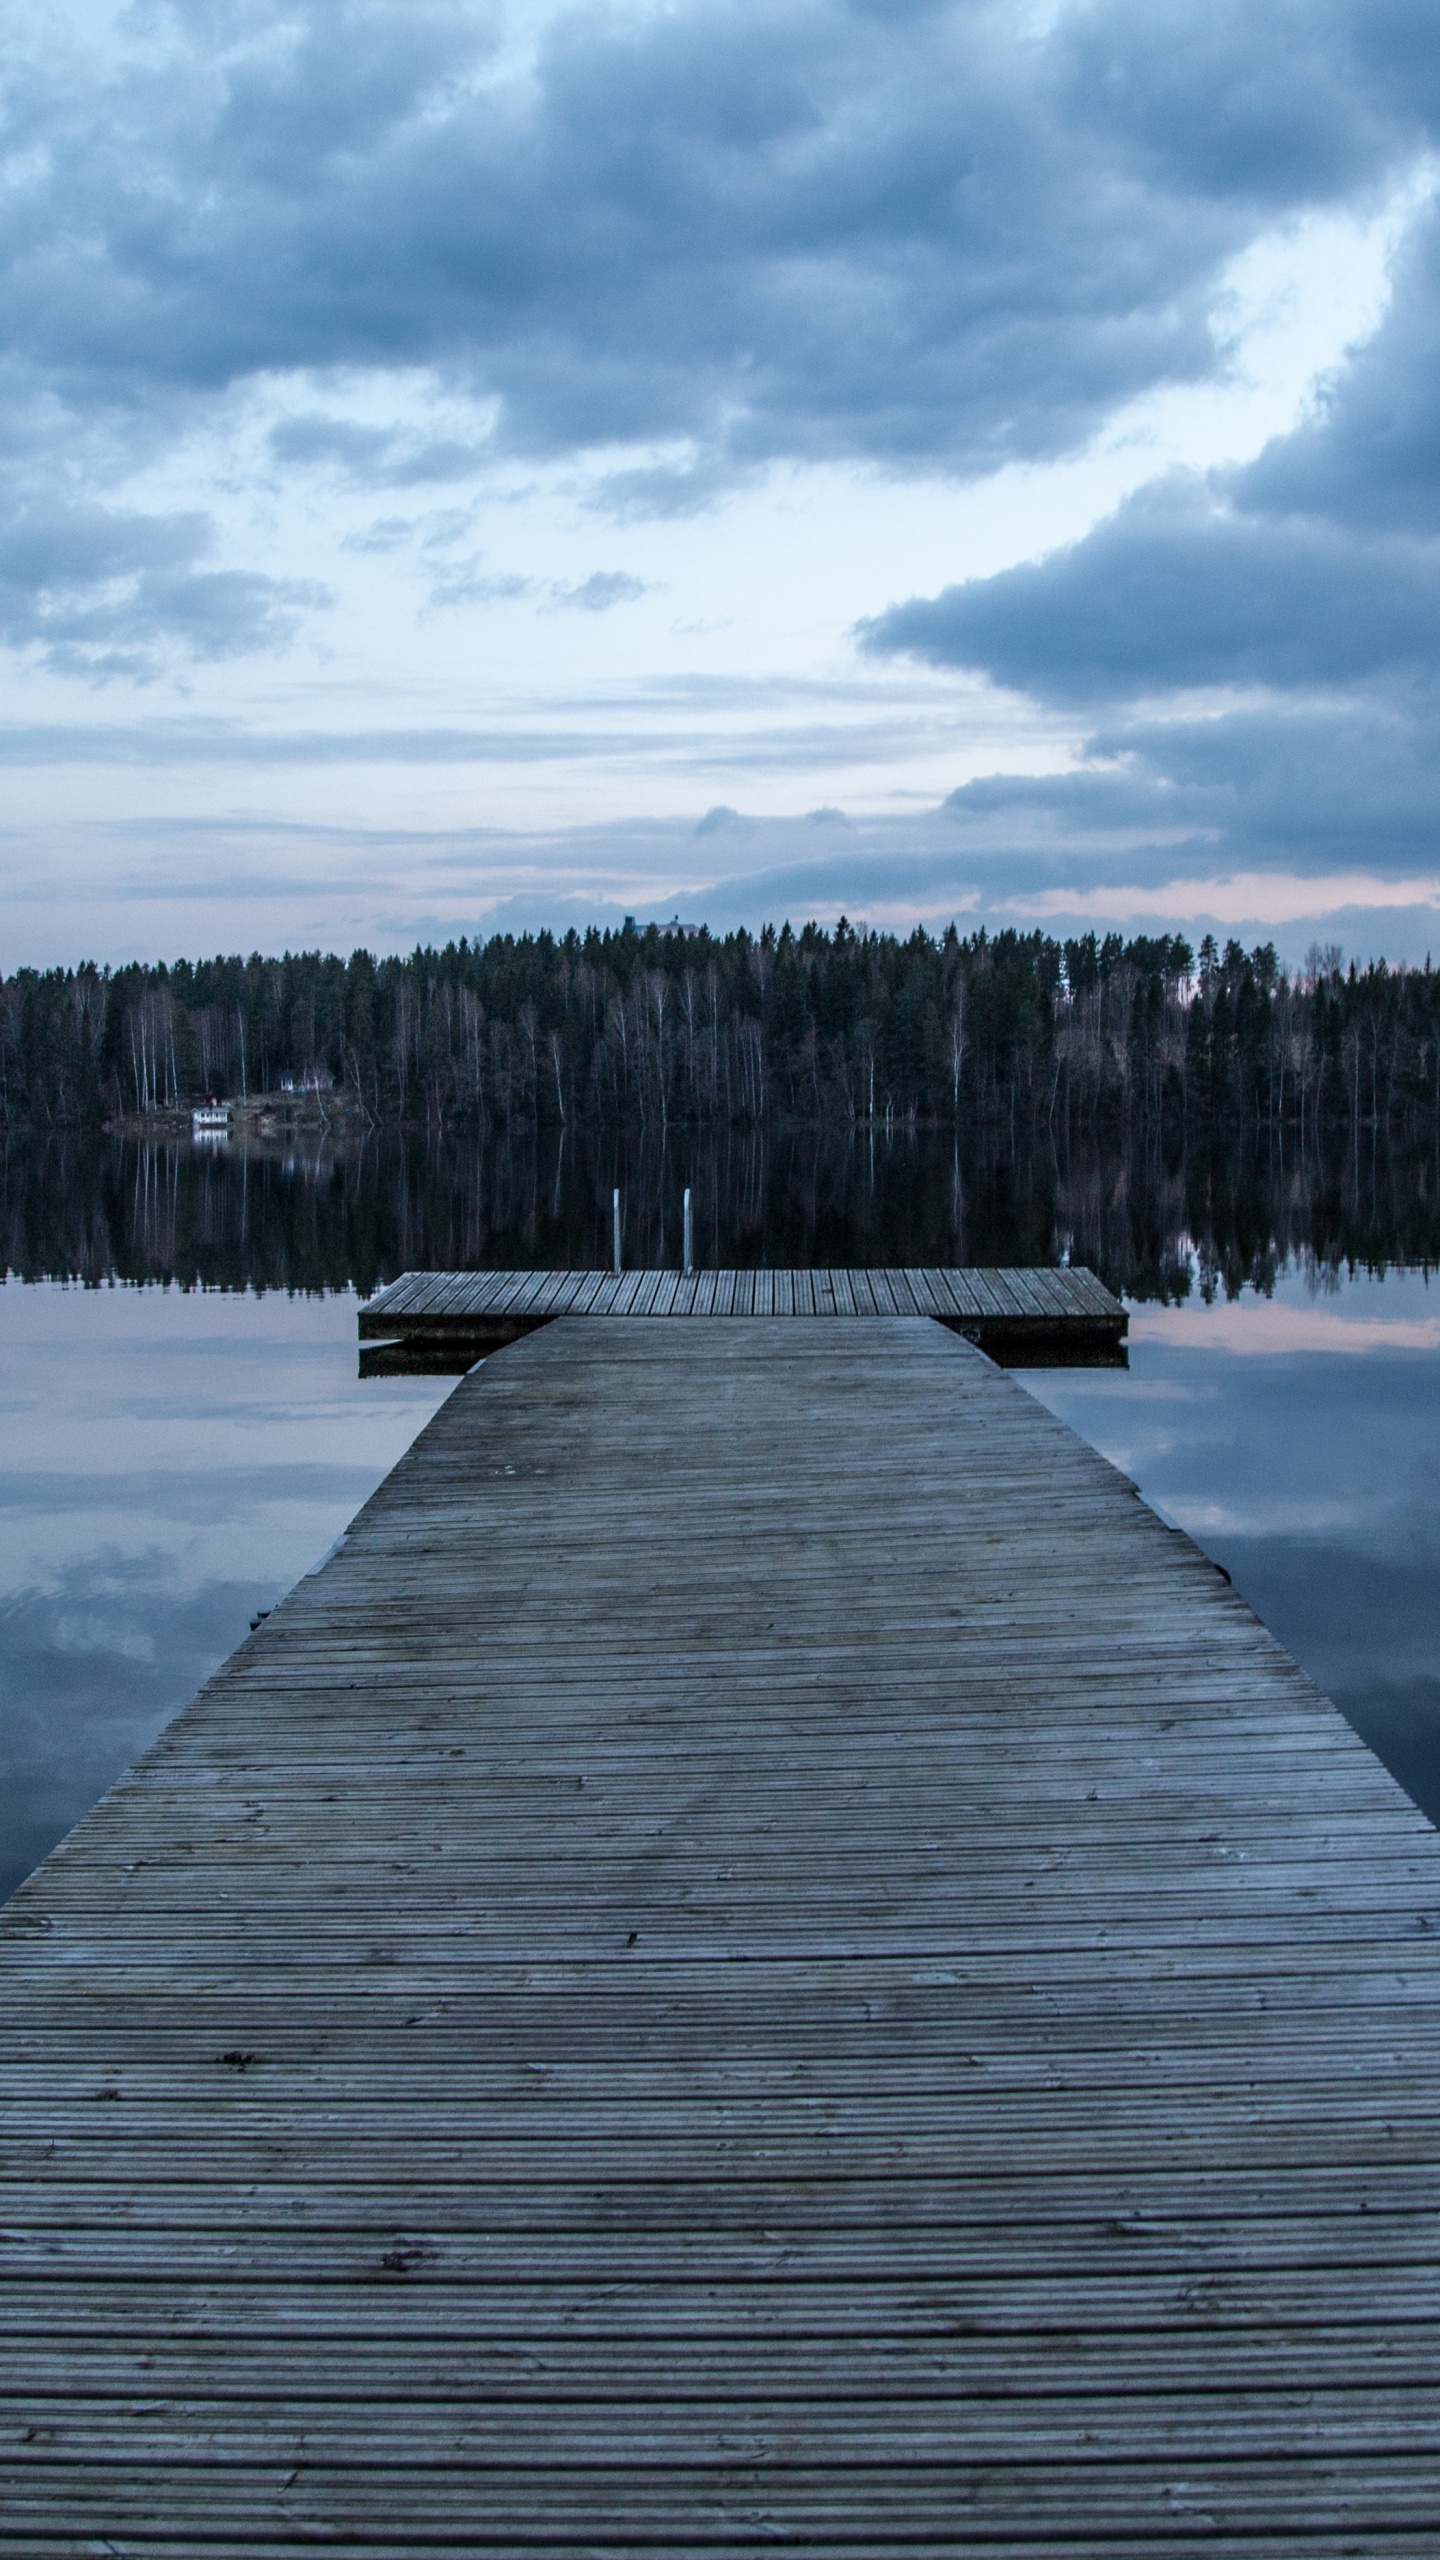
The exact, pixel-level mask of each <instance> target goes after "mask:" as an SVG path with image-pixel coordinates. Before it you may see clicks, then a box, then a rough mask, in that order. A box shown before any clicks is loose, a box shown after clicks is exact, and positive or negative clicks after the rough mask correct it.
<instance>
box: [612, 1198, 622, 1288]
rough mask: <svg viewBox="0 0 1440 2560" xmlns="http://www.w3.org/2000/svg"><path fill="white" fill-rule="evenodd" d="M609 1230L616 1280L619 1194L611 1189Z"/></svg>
mask: <svg viewBox="0 0 1440 2560" xmlns="http://www.w3.org/2000/svg"><path fill="white" fill-rule="evenodd" d="M610 1230H611V1236H612V1240H613V1246H614V1266H615V1277H616V1279H617V1280H618V1279H619V1277H620V1194H619V1192H618V1191H612V1192H611V1194H610Z"/></svg>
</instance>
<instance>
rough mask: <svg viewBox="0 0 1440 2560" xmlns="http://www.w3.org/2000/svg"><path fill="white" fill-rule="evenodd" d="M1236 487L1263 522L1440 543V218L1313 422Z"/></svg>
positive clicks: (1427, 224) (1416, 234)
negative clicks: (1325, 524) (1322, 525)
mask: <svg viewBox="0 0 1440 2560" xmlns="http://www.w3.org/2000/svg"><path fill="white" fill-rule="evenodd" d="M1229 485H1230V489H1231V493H1232V495H1233V497H1234V499H1235V501H1236V503H1237V504H1238V505H1240V506H1241V507H1244V508H1246V509H1248V510H1250V511H1251V512H1253V513H1257V514H1266V515H1302V516H1321V517H1324V518H1326V519H1328V520H1329V521H1331V522H1334V523H1340V524H1344V525H1347V526H1351V527H1354V528H1357V529H1360V530H1365V531H1371V530H1373V531H1379V532H1398V533H1405V534H1417V535H1421V536H1436V535H1440V208H1437V207H1435V206H1432V207H1431V208H1430V210H1429V212H1428V213H1427V214H1426V215H1425V216H1424V217H1423V218H1422V219H1421V220H1420V221H1419V222H1417V224H1416V225H1415V227H1414V229H1413V231H1412V233H1411V235H1410V237H1409V238H1408V240H1407V241H1406V242H1405V244H1404V246H1403V248H1402V250H1401V253H1400V256H1399V259H1398V261H1397V267H1396V274H1395V283H1394V292H1393V295H1392V299H1391V302H1390V307H1389V310H1388V311H1387V313H1386V316H1385V319H1384V321H1383V322H1382V323H1381V326H1380V328H1379V329H1378V330H1377V331H1376V333H1375V335H1374V337H1373V338H1371V339H1370V340H1369V341H1368V343H1367V344H1366V345H1365V346H1363V347H1362V348H1360V349H1359V351H1358V352H1357V353H1356V354H1355V355H1354V356H1353V357H1352V358H1351V360H1350V362H1349V363H1348V364H1347V365H1346V366H1345V367H1344V368H1343V370H1342V371H1341V372H1340V373H1339V374H1338V375H1337V377H1336V378H1335V380H1334V382H1333V383H1332V384H1331V385H1330V386H1329V389H1328V392H1327V394H1326V397H1325V398H1324V399H1323V400H1322V402H1321V404H1320V406H1319V408H1318V409H1317V412H1316V414H1315V416H1314V417H1313V418H1312V419H1310V420H1308V421H1307V422H1306V424H1305V425H1304V426H1302V427H1301V428H1299V429H1298V430H1297V432H1296V433H1295V434H1293V435H1288V436H1279V437H1277V438H1276V439H1275V441H1274V442H1273V443H1272V444H1270V445H1268V446H1267V447H1266V449H1265V451H1264V452H1263V453H1262V454H1261V455H1260V457H1259V459H1258V461H1256V462H1253V463H1251V464H1250V465H1249V467H1248V469H1246V470H1243V471H1237V472H1235V473H1233V474H1232V475H1231V477H1230V483H1229Z"/></svg>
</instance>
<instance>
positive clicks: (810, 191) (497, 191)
mask: <svg viewBox="0 0 1440 2560" xmlns="http://www.w3.org/2000/svg"><path fill="white" fill-rule="evenodd" d="M150 27H151V34H150V40H149V42H148V43H145V44H137V45H136V47H135V49H134V51H133V53H132V54H131V55H130V56H128V57H125V58H122V61H121V63H120V66H119V68H118V69H115V68H108V69H107V68H104V67H102V65H101V63H100V59H99V57H98V56H97V58H96V61H95V62H94V64H92V65H90V66H88V76H87V66H86V65H85V64H84V63H83V62H77V59H76V57H75V56H74V54H73V53H72V54H71V55H69V56H66V55H64V54H63V53H62V54H61V55H59V57H58V58H57V59H55V61H54V63H53V66H52V64H51V61H50V58H49V55H48V54H47V53H45V52H42V50H41V49H40V48H39V47H38V46H37V49H36V56H35V59H34V60H33V61H32V63H31V64H30V65H29V67H28V71H27V73H26V76H25V77H24V79H23V80H20V81H18V82H17V87H16V91H15V94H14V95H13V97H12V101H11V105H10V113H9V141H10V148H11V152H12V154H13V155H14V156H13V158H12V164H11V168H12V182H11V186H10V189H9V191H8V194H7V200H6V213H5V219H4V239H5V251H6V256H5V266H4V280H3V285H0V323H3V326H4V330H5V335H6V339H7V342H8V343H9V344H10V345H12V346H14V347H17V348H19V349H21V350H23V351H24V353H25V354H26V355H27V356H28V357H29V359H30V360H31V361H32V362H33V363H34V364H35V365H36V366H37V367H38V368H40V369H41V371H42V372H43V373H44V375H45V376H46V378H47V379H49V380H51V381H53V382H55V383H56V384H58V385H61V386H63V387H64V388H66V389H67V390H68V391H69V393H70V394H71V395H72V396H73V397H74V398H75V399H76V400H87V399H96V398H102V399H103V398H106V397H119V398H123V399H127V400H142V401H143V400H145V399H148V398H151V397H153V396H154V395H155V394H156V393H157V391H160V390H162V389H164V388H165V387H167V386H173V387H175V388H183V389H185V390H187V391H188V390H191V389H194V388H197V387H201V388H213V387H216V386H219V385H222V384H226V383H230V382H233V381H235V380H237V379H240V378H243V377H246V376H248V375H251V374H254V373H257V372H261V371H266V370H272V369H276V368H287V367H297V366H298V367H306V368H317V367H326V366H333V365H347V366H353V365H356V364H361V365H380V366H395V365H405V364H409V365H413V364H422V365H440V366H442V367H444V368H448V369H449V370H450V371H451V372H452V373H453V374H454V375H455V377H456V378H462V377H463V378H464V379H465V380H466V381H467V382H469V383H470V384H471V386H472V387H473V388H475V389H477V390H483V391H489V392H494V393H498V394H499V395H500V396H501V398H502V400H503V403H504V415H505V427H506V432H507V433H508V435H509V437H510V439H511V440H512V441H514V442H517V443H520V444H524V445H528V446H531V447H533V448H536V449H540V450H545V451H564V450H568V449H570V448H572V447H574V446H575V445H577V444H585V443H594V442H598V441H613V440H617V439H618V440H625V439H633V438H637V437H638V438H655V437H659V436H666V435H669V436H679V437H691V438H695V439H698V440H699V441H700V442H701V443H702V444H703V445H705V446H707V447H710V448H714V447H716V446H718V445H724V446H726V447H727V448H728V449H730V450H732V451H733V452H734V453H735V454H736V455H738V456H739V457H740V458H742V459H754V458H763V457H766V456H770V455H774V454H784V455H796V454H816V453H823V454H841V455H854V454H861V455H867V456H873V457H876V458H880V459H883V460H886V461H893V460H902V461H908V460H913V459H917V458H922V457H923V458H927V459H938V460H940V461H942V462H944V463H947V464H953V465H955V466H957V467H961V468H974V467H983V466H985V465H987V464H989V463H991V462H994V461H997V460H1000V459H1003V458H1006V457H1009V456H1012V455H1015V454H1019V453H1024V454H1051V453H1055V452H1058V451H1060V450H1062V449H1065V448H1066V447H1068V446H1070V445H1072V444H1073V443H1074V442H1075V440H1076V439H1077V437H1080V436H1082V435H1083V434H1084V433H1085V432H1087V431H1088V429H1089V428H1091V427H1093V426H1094V425H1095V424H1096V423H1097V422H1098V421H1099V420H1100V418H1101V417H1103V416H1104V414H1105V413H1106V412H1107V411H1108V409H1109V408H1110V407H1111V406H1113V404H1114V403H1115V402H1116V401H1117V400H1119V399H1123V398H1125V397H1126V396H1128V395H1129V394H1131V393H1132V392H1135V391H1137V390H1139V389H1141V388H1142V387H1144V386H1146V385H1148V384H1150V383H1153V382H1155V381H1157V380H1161V379H1171V378H1176V377H1191V376H1195V375H1200V374H1204V373H1207V372H1209V371H1210V370H1212V369H1213V367H1214V365H1215V363H1216V353H1215V348H1214V346H1213V343H1212V340H1211V336H1210V332H1209V328H1208V325H1207V321H1206V317H1205V298H1206V295H1207V293H1208V291H1209V288H1210V286H1211V284H1212V282H1213V279H1214V276H1215V272H1216V268H1217V264H1218V263H1219V262H1220V261H1221V260H1223V259H1224V258H1226V257H1227V256H1228V255H1229V254H1230V253H1231V252H1232V251H1234V250H1235V249H1237V248H1238V247H1239V246H1241V245H1242V244H1243V243H1244V241H1245V240H1246V239H1248V238H1249V237H1250V236H1251V235H1252V234H1253V232H1254V230H1255V228H1256V226H1257V224H1258V223H1260V222H1263V221H1265V220H1268V219H1269V218H1271V216H1272V215H1273V214H1274V213H1275V211H1277V210H1285V209H1288V208H1293V207H1296V206H1299V205H1302V204H1311V203H1321V202H1331V201H1334V200H1336V199H1337V198H1339V197H1342V196H1345V195H1347V194H1348V193H1350V192H1351V191H1353V190H1354V189H1355V188H1356V187H1359V186H1363V185H1365V184H1366V183H1368V182H1370V181H1371V180H1373V179H1374V178H1375V177H1376V176H1377V175H1378V174H1379V173H1380V172H1381V171H1382V170H1383V169H1385V168H1387V167H1388V166H1389V165H1390V164H1391V163H1392V162H1393V161H1394V159H1395V158H1396V155H1397V154H1400V153H1403V152H1405V151H1406V150H1410V149H1413V148H1414V146H1415V141H1416V133H1417V127H1416V119H1415V115H1414V112H1413V106H1412V102H1411V100H1410V99H1409V97H1408V95H1406V94H1405V88H1404V83H1402V82H1401V81H1400V80H1399V79H1398V78H1397V77H1396V76H1395V75H1394V74H1393V73H1392V71H1391V70H1390V68H1389V67H1388V66H1387V65H1386V64H1384V63H1383V62H1380V61H1378V60H1375V61H1368V60H1367V61H1362V60H1361V59H1360V58H1359V57H1358V55H1357V47H1356V40H1355V38H1354V35H1353V34H1352V31H1351V25H1350V16H1349V13H1348V12H1347V11H1346V10H1345V9H1343V8H1341V7H1339V6H1336V5H1333V0H1332V5H1329V6H1324V5H1313V0H1312V5H1310V6H1307V7H1305V8H1303V9H1301V8H1298V7H1296V6H1293V5H1290V6H1287V5H1284V0H1270V5H1269V6H1263V5H1262V6H1259V7H1249V8H1244V7H1240V6H1238V5H1233V0H1232V5H1229V6H1224V5H1222V6H1220V7H1218V8H1215V9H1212V10H1210V11H1208V12H1206V13H1203V15H1202V13H1199V12H1197V11H1195V10H1194V9H1193V7H1191V6H1189V5H1185V6H1179V5H1173V4H1172V5H1171V6H1169V7H1163V6H1162V7H1160V8H1155V7H1148V8H1142V7H1140V6H1139V5H1138V4H1137V0H1129V4H1128V5H1126V0H1109V5H1106V0H1099V5H1097V6H1095V7H1093V8H1092V9H1089V10H1087V11H1085V12H1083V13H1081V15H1080V16H1079V17H1078V18H1077V19H1076V20H1075V22H1074V23H1073V24H1066V23H1064V22H1062V24H1061V25H1060V26H1059V27H1058V28H1057V30H1056V31H1055V32H1054V33H1053V34H1052V35H1051V36H1050V37H1049V38H1048V39H1046V40H1044V41H1036V40H1034V39H1032V38H1031V37H1029V36H1028V35H1027V34H1026V33H1025V32H1024V31H1023V29H1022V27H1021V26H1020V25H1019V24H1018V23H1017V19H1016V13H1015V12H1014V11H1013V10H1011V9H1009V8H1006V7H1002V6H999V5H996V6H990V7H987V6H983V5H976V4H975V0H968V5H967V4H966V0H959V4H958V5H950V6H942V5H936V6H928V7H915V8H908V9H904V10H898V11H890V12H880V11H878V10H875V9H873V8H869V7H866V6H861V5H844V4H843V0H831V5H820V0H789V5H785V0H779V5H777V0H765V5H764V6H761V5H759V0H734V4H733V5H709V6H704V5H696V6H691V7H688V8H681V9H677V10H675V11H667V12H665V13H657V14H655V15H653V16H644V17H641V18H638V19H632V18H627V17H626V16H624V15H623V14H622V15H615V16H612V15H610V14H608V13H603V12H600V11H592V12H589V13H587V14H585V15H576V16H572V17H569V18H566V19H564V20H562V21H560V22H559V23H558V24H557V26H556V27H555V28H554V29H553V30H552V31H551V33H550V36H549V38H548V40H547V42H546V45H545V48H544V50H543V52H542V55H541V58H540V61H539V64H538V67H537V72H536V76H535V78H534V80H533V81H532V82H530V83H528V84H525V85H524V86H523V87H522V86H520V85H518V84H514V83H511V84H508V85H507V84H504V83H493V82H486V81H485V80H484V79H483V78H481V77H479V76H478V75H479V74H480V73H482V72H483V70H484V67H485V62H486V57H487V53H488V50H489V47H490V43H491V40H492V36H491V22H490V20H489V17H488V15H486V16H482V15H480V14H479V13H477V12H475V11H472V10H467V9H464V8H458V7H456V8H443V7H440V8H437V7H434V6H431V7H428V8H426V7H421V8H411V9H407V10H405V11H404V12H400V11H397V10H396V9H394V8H393V7H392V6H390V5H389V4H388V0H385V5H374V4H373V0H372V5H364V4H363V0H349V5H333V0H332V4H331V5H326V6H324V7H321V6H319V5H314V6H311V7H308V8H306V7H299V8H293V7H292V8H291V9H289V10H287V11H285V12H284V13H281V12H280V11H278V10H277V9H274V8H270V7H264V6H253V7H249V8H245V9H240V8H235V7H232V8H229V9H226V8H223V7H222V8H220V9H218V10H216V9H207V10H205V11H204V12H200V11H182V10H172V11H169V12H164V11H158V12H156V13H154V15H153V16H152V19H151V21H150ZM1372 51H1373V48H1372ZM307 437H308V438H309V440H310V450H311V451H312V453H318V452H320V451H325V452H326V453H327V454H328V456H329V458H331V459H334V460H339V461H340V462H341V463H342V465H343V466H344V467H347V468H366V467H372V466H374V465H376V464H378V465H379V466H380V467H381V468H382V469H383V468H385V467H386V466H387V448H386V443H385V439H384V437H383V435H381V436H380V437H379V440H378V441H371V440H369V431H368V430H361V429H355V430H350V431H346V430H344V429H343V428H342V427H340V426H339V425H337V423H336V422H327V421H325V420H324V419H323V418H322V419H319V420H311V421H306V420H303V419H302V420H296V421H292V422H291V423H290V424H289V425H288V426H287V427H285V428H284V429H282V430H281V431H280V446H279V449H280V450H281V451H282V452H289V453H291V454H292V455H293V454H294V453H295V452H296V451H297V450H298V447H299V445H303V444H304V443H305V440H306V438H307ZM297 440H298V442H297ZM680 476H681V477H683V476H684V474H683V472H682V474H681V475H680ZM632 494H633V491H632Z"/></svg>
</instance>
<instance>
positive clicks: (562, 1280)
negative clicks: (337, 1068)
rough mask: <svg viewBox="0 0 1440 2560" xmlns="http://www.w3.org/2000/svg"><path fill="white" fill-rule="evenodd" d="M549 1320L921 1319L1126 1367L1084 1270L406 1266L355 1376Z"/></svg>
mask: <svg viewBox="0 0 1440 2560" xmlns="http://www.w3.org/2000/svg"><path fill="white" fill-rule="evenodd" d="M557 1316H745V1317H747V1318H748V1317H754V1316H841V1317H846V1318H852V1319H853V1318H854V1317H856V1316H867V1317H869V1316H926V1317H929V1318H930V1319H931V1321H932V1322H934V1323H937V1324H943V1325H944V1326H946V1327H947V1328H948V1330H949V1331H950V1332H952V1333H958V1334H960V1335H962V1336H963V1337H964V1339H965V1340H966V1341H967V1342H973V1343H975V1344H976V1345H977V1347H978V1348H979V1349H980V1350H981V1351H983V1352H985V1353H986V1354H987V1356H988V1357H989V1358H990V1359H992V1360H995V1361H998V1362H999V1363H1001V1365H1002V1366H1004V1367H1005V1368H1009V1369H1022V1368H1042V1367H1043V1368H1054V1367H1084V1368H1122V1369H1123V1368H1124V1366H1125V1335H1126V1333H1127V1331H1128V1329H1129V1324H1130V1319H1129V1317H1128V1315H1127V1314H1126V1312H1125V1309H1124V1308H1123V1307H1122V1305H1121V1304H1120V1301H1119V1299H1118V1298H1112V1296H1111V1294H1110V1292H1109V1290H1108V1289H1107V1288H1106V1287H1105V1286H1104V1283H1103V1282H1102V1281H1100V1280H1097V1279H1096V1277H1095V1274H1094V1272H1093V1271H1086V1270H1085V1269H1083V1268H1082V1267H1081V1266H1079V1265H1075V1266H1070V1265H1064V1266H1061V1267H1057V1268H1055V1269H1053V1270H1050V1269H1043V1268H1042V1269H1037V1270H1025V1271H973V1270H971V1271H956V1270H939V1269H937V1270H932V1271H909V1270H901V1271H892V1270H885V1269H876V1270H873V1271H865V1270H857V1271H824V1270H821V1271H809V1270H806V1271H768V1270H747V1271H696V1272H687V1273H681V1272H679V1271H625V1272H614V1273H612V1272H609V1271H405V1272H402V1273H401V1275H400V1278H399V1279H398V1280H392V1281H391V1283H390V1285H389V1287H388V1288H385V1289H381V1290H378V1291H377V1293H376V1295H375V1296H374V1297H373V1298H371V1299H370V1300H369V1301H368V1303H367V1304H366V1305H365V1306H363V1307H362V1308H361V1310H360V1338H361V1341H362V1343H364V1344H365V1346H366V1348H365V1350H364V1351H363V1352H362V1355H361V1366H362V1370H363V1371H364V1373H365V1374H367V1375H375V1376H379V1375H381V1374H382V1373H384V1372H385V1371H386V1370H394V1369H410V1370H413V1369H417V1368H424V1369H430V1370H434V1371H439V1372H441V1373H446V1374H448V1373H461V1372H463V1371H464V1370H466V1369H468V1368H470V1367H472V1366H473V1364H474V1362H475V1361H477V1360H480V1359H484V1358H485V1357H486V1356H487V1355H488V1354H489V1353H490V1352H492V1351H500V1350H503V1349H504V1347H505V1346H506V1345H507V1344H508V1343H511V1342H518V1341H520V1340H521V1339H522V1338H523V1337H524V1336H525V1335H526V1334H527V1333H534V1332H536V1331H538V1329H539V1327H540V1326H541V1325H544V1324H552V1323H553V1322H554V1321H555V1319H556V1317H557Z"/></svg>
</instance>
